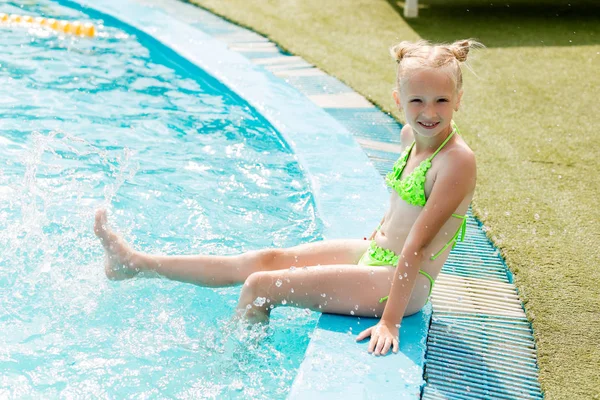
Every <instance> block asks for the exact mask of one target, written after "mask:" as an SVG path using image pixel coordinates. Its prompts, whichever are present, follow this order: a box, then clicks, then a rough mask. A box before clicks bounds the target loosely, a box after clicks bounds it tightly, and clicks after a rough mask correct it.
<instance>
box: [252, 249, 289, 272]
mask: <svg viewBox="0 0 600 400" xmlns="http://www.w3.org/2000/svg"><path fill="white" fill-rule="evenodd" d="M283 256H284V251H283V249H262V250H258V251H255V252H252V253H249V257H250V258H252V261H251V262H252V264H254V265H256V266H257V267H258V268H256V271H274V270H276V269H281V262H282V260H283Z"/></svg>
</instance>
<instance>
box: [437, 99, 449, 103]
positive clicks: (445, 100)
mask: <svg viewBox="0 0 600 400" xmlns="http://www.w3.org/2000/svg"><path fill="white" fill-rule="evenodd" d="M438 101H439V102H440V103H447V102H448V99H439V100H438Z"/></svg>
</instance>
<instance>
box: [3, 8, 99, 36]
mask: <svg viewBox="0 0 600 400" xmlns="http://www.w3.org/2000/svg"><path fill="white" fill-rule="evenodd" d="M0 22H4V23H9V24H10V23H13V24H20V23H22V24H27V25H38V26H43V27H44V28H48V29H52V30H55V31H58V32H62V33H66V34H69V35H76V36H88V37H93V36H96V27H95V26H94V25H93V24H90V23H88V22H86V23H81V22H79V21H66V20H57V19H54V18H44V17H31V16H28V15H18V14H10V15H9V14H4V13H0Z"/></svg>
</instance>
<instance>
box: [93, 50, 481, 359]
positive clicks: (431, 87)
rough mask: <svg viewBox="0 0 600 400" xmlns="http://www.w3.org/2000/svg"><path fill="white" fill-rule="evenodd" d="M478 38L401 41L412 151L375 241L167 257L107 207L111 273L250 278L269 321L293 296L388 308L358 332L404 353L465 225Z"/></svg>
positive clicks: (250, 306) (102, 215)
mask: <svg viewBox="0 0 600 400" xmlns="http://www.w3.org/2000/svg"><path fill="white" fill-rule="evenodd" d="M478 45H479V44H478V43H476V42H474V41H471V40H464V41H459V42H455V43H453V44H451V45H431V44H429V43H428V42H424V41H420V42H418V43H414V44H413V43H408V42H402V43H400V44H398V45H396V46H395V47H393V48H392V49H391V52H392V56H393V57H394V58H395V59H396V60H397V62H398V71H397V84H396V89H395V90H394V91H393V97H394V100H395V101H396V104H397V105H398V107H399V108H400V109H401V110H403V111H404V115H405V117H406V125H405V126H404V127H403V128H402V131H401V132H400V136H401V145H402V147H403V148H404V150H403V152H402V154H401V156H400V158H399V159H398V161H397V162H396V163H395V165H394V167H393V170H392V171H391V172H390V173H389V174H388V175H387V177H386V183H387V184H388V185H389V186H390V187H391V188H392V189H393V190H392V194H391V197H390V206H389V209H388V210H387V212H386V213H385V215H384V216H383V219H382V220H381V224H380V226H379V227H377V229H376V230H375V231H374V232H373V234H372V235H371V237H370V238H369V239H370V241H364V240H360V239H347V240H325V241H321V242H314V243H307V244H302V245H299V246H296V247H292V248H287V249H264V250H258V251H251V252H248V253H244V254H240V255H236V256H207V255H195V256H157V255H151V254H144V253H141V252H138V251H135V250H133V249H132V248H131V247H130V246H129V245H127V244H126V243H125V242H124V241H123V240H122V239H121V238H120V237H119V236H117V235H116V234H115V233H113V232H112V231H111V230H110V229H109V228H108V225H107V217H106V211H105V210H99V211H98V212H97V213H96V221H95V226H94V231H95V233H96V235H97V236H98V237H99V238H100V241H101V242H102V245H103V246H104V249H105V251H106V264H105V271H106V275H107V277H108V278H110V279H114V280H120V279H126V278H131V277H133V276H135V275H136V274H137V273H139V272H141V271H155V272H157V273H158V274H160V275H162V276H164V277H167V278H169V279H174V280H177V281H181V282H189V283H194V284H197V285H202V286H211V287H218V286H228V285H235V284H240V283H243V284H244V285H243V288H242V291H241V295H240V299H239V303H238V306H237V313H238V315H239V316H241V317H242V318H245V319H246V320H248V321H249V322H266V321H268V319H269V314H270V312H271V310H272V309H273V307H277V306H279V305H284V304H288V305H293V306H296V307H301V308H310V309H311V310H315V311H321V312H328V313H336V314H351V313H353V315H357V316H366V317H378V316H381V320H380V321H379V323H378V324H377V325H375V326H373V327H371V328H368V329H366V330H364V331H363V332H361V333H360V334H359V335H358V337H357V340H363V339H365V338H367V337H369V336H370V337H371V340H370V342H369V346H368V351H369V353H374V354H375V355H385V354H386V353H387V352H388V351H389V350H390V348H392V350H393V352H394V353H395V352H397V351H398V347H399V338H398V333H399V328H400V323H401V321H402V317H403V316H405V315H411V314H414V313H416V312H417V311H419V310H420V309H421V308H422V307H423V306H424V305H425V304H426V303H427V300H428V298H429V295H430V294H431V289H432V287H433V283H434V281H435V278H436V277H437V275H438V274H439V272H440V270H441V268H442V266H443V265H444V262H445V260H446V258H447V257H448V253H449V251H450V249H451V248H452V247H453V246H454V244H456V242H457V241H459V240H462V238H463V236H464V233H465V223H466V217H465V213H466V212H467V208H468V206H469V203H470V202H471V199H472V197H473V192H474V189H475V179H476V168H475V157H474V155H473V152H472V151H471V149H470V148H469V147H468V146H467V144H466V143H465V142H464V140H463V139H462V138H461V137H460V136H459V135H458V129H457V128H456V126H455V125H454V123H453V122H452V116H453V113H454V112H455V111H458V109H459V107H460V101H461V98H462V94H463V92H462V74H461V69H460V63H461V62H463V61H466V58H467V54H468V53H469V49H470V48H472V47H474V46H478ZM292 266H295V267H308V268H291V267H292ZM292 288H296V290H295V291H294V290H291V289H292ZM323 293H325V294H326V296H322V294H323Z"/></svg>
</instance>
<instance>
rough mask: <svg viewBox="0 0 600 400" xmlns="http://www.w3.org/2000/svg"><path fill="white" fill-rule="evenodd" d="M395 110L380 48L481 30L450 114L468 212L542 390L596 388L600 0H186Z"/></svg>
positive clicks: (566, 393)
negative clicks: (488, 244) (472, 179)
mask: <svg viewBox="0 0 600 400" xmlns="http://www.w3.org/2000/svg"><path fill="white" fill-rule="evenodd" d="M192 2H194V3H196V4H198V5H200V6H202V7H204V8H206V9H208V10H210V11H212V12H214V13H216V14H219V15H221V16H224V17H226V18H227V19H229V20H231V21H234V22H236V23H238V24H240V25H243V26H246V27H249V28H251V29H253V30H255V31H257V32H259V33H261V34H264V35H265V36H267V37H269V38H270V39H271V40H272V41H274V42H276V43H278V44H279V45H280V46H282V47H283V48H284V49H286V50H288V51H289V52H291V53H293V54H296V55H299V56H301V57H303V58H304V59H305V60H307V61H308V62H311V63H313V64H315V65H316V66H318V67H319V68H321V69H323V70H324V71H326V72H327V73H329V74H331V75H333V76H336V77H337V78H339V79H340V80H342V81H343V82H345V83H346V84H348V85H349V86H351V87H352V88H354V89H355V90H356V91H357V92H360V93H361V94H363V95H364V96H366V97H367V98H368V99H370V100H371V101H372V102H373V103H375V104H377V105H378V106H380V107H381V108H382V109H384V110H386V111H389V112H391V113H393V114H394V115H395V116H396V117H398V118H399V119H401V116H400V114H399V113H398V111H397V110H396V109H395V106H394V103H393V101H392V98H391V90H392V88H393V82H394V77H395V63H394V62H393V61H392V60H391V58H390V57H389V54H388V47H389V46H391V45H393V44H395V43H396V42H398V41H400V40H416V39H419V38H424V39H429V40H433V41H445V42H451V41H454V40H456V39H463V38H469V37H472V38H477V39H478V40H480V41H481V42H482V43H483V44H485V45H486V46H487V49H485V50H482V51H480V52H478V54H474V56H473V58H472V61H471V65H472V67H473V69H474V71H475V72H476V75H474V74H472V73H470V72H468V71H465V96H464V99H463V105H462V109H461V111H460V112H459V113H458V114H457V115H456V120H457V123H458V124H459V126H460V127H461V131H462V133H463V135H464V136H465V138H466V140H467V141H468V143H469V144H470V145H471V147H472V148H473V149H474V150H475V153H476V155H477V160H478V189H477V192H476V196H475V199H474V201H473V209H474V212H475V214H476V215H477V216H478V217H479V218H480V219H481V220H482V221H483V222H484V224H485V225H486V227H487V228H488V235H489V237H490V238H491V239H492V240H493V242H494V243H495V244H496V245H497V246H498V247H499V248H500V249H501V251H502V254H503V256H504V257H505V259H506V262H507V264H508V266H509V268H510V270H511V271H512V272H513V274H514V277H515V284H516V285H517V287H518V290H519V294H520V296H521V299H522V301H523V303H524V305H525V308H526V311H527V316H528V318H529V319H530V321H531V322H532V325H533V328H534V334H535V339H536V345H537V348H538V362H539V367H540V380H541V384H542V388H543V390H544V392H545V395H546V398H547V399H549V400H552V399H590V398H592V399H594V398H596V399H598V398H600V300H599V299H600V268H599V266H600V229H599V227H598V222H599V221H600V211H599V210H600V207H599V205H598V194H600V184H599V182H600V177H599V176H598V175H599V173H600V168H599V167H600V161H599V159H598V157H597V149H600V135H599V134H598V132H597V126H596V125H595V122H596V121H597V119H598V116H599V114H600V107H599V106H598V104H599V100H598V99H597V94H598V89H599V88H600V5H597V4H595V3H596V2H595V1H569V0H566V1H549V0H546V1H535V0H529V1H524V0H521V1H517V0H503V1H502V2H499V1H497V0H485V1H483V0H470V1H467V0H456V1H455V0H421V1H420V3H421V9H420V16H419V18H418V19H414V20H405V19H404V18H403V17H402V3H400V2H397V1H394V0H387V1H386V0H337V1H333V0H330V1H323V0H301V1H299V0H255V1H247V0H192Z"/></svg>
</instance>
